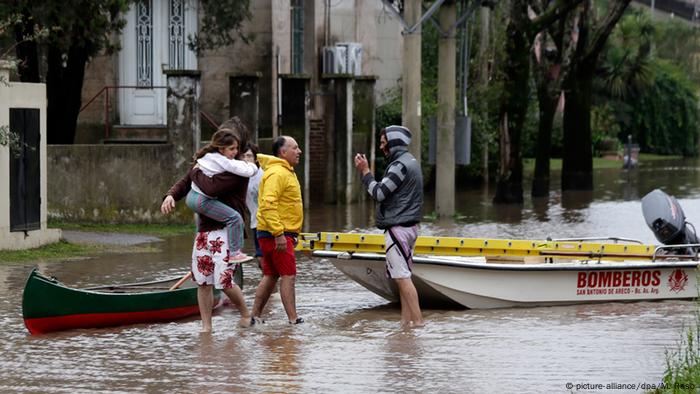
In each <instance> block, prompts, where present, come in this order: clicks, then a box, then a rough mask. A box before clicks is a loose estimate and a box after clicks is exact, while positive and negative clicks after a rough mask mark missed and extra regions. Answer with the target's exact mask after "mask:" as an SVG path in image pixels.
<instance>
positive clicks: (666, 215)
mask: <svg viewBox="0 0 700 394" xmlns="http://www.w3.org/2000/svg"><path fill="white" fill-rule="evenodd" d="M642 212H643V213H644V220H646V222H647V226H649V228H650V229H651V231H652V232H653V233H654V235H655V236H656V239H658V240H659V242H661V243H662V244H664V245H683V244H697V243H698V237H697V235H696V233H695V227H694V226H693V225H692V224H690V223H688V222H686V221H685V214H684V213H683V209H681V206H680V204H678V201H676V199H675V198H674V197H673V196H669V195H668V194H666V193H664V192H662V191H661V190H659V189H655V190H653V191H652V192H650V193H649V194H647V195H646V196H644V197H643V198H642ZM696 249H697V248H678V249H676V252H679V254H695V253H696Z"/></svg>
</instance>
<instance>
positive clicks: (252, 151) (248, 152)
mask: <svg viewBox="0 0 700 394" xmlns="http://www.w3.org/2000/svg"><path fill="white" fill-rule="evenodd" d="M258 153H260V149H259V148H258V146H257V145H256V144H254V143H252V142H249V143H248V145H247V146H246V149H245V151H244V152H243V160H245V161H247V162H250V163H253V164H255V165H256V166H257V167H260V163H258V157H257V155H258ZM264 172H265V171H263V169H262V168H258V172H256V173H255V175H253V176H252V177H250V180H249V181H248V191H247V193H246V197H245V205H246V207H248V212H249V213H250V230H251V233H252V234H253V242H254V244H255V258H256V259H258V267H259V268H262V249H260V243H259V242H258V235H257V229H258V219H257V215H258V192H259V191H260V180H261V179H262V177H263V174H264Z"/></svg>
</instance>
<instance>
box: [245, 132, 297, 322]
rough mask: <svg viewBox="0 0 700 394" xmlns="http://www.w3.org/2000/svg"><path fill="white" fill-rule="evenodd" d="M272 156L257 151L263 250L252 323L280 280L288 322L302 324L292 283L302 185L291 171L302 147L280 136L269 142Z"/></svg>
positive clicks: (259, 231) (259, 214) (260, 239)
mask: <svg viewBox="0 0 700 394" xmlns="http://www.w3.org/2000/svg"><path fill="white" fill-rule="evenodd" d="M272 153H273V155H274V156H269V155H263V154H261V153H258V161H259V162H260V166H261V167H262V168H263V170H265V173H264V175H263V178H262V180H261V181H260V190H259V192H258V214H257V216H256V217H257V219H258V232H257V236H258V241H259V243H260V248H261V249H262V253H263V260H262V264H261V266H262V267H261V268H262V272H263V278H262V279H261V280H260V284H259V285H258V288H257V290H256V291H255V302H254V303H253V311H252V315H253V317H252V318H251V323H252V324H256V323H259V322H262V321H261V320H260V318H259V316H260V314H261V313H262V309H263V308H264V307H265V304H266V303H267V300H268V299H269V298H270V294H272V291H273V290H274V289H275V285H276V284H277V280H278V279H279V280H280V298H281V299H282V305H283V306H284V311H285V312H287V318H288V319H289V323H290V324H299V323H303V322H304V319H302V318H301V317H299V316H298V315H297V309H296V295H295V291H294V282H295V279H296V274H297V267H296V258H295V256H294V247H295V245H296V243H297V237H298V236H299V231H301V224H302V222H303V221H304V211H303V204H302V201H301V187H300V186H299V180H298V179H297V175H296V174H295V173H294V166H295V165H297V164H299V157H300V156H301V149H299V145H298V144H297V142H296V141H295V140H294V138H292V137H288V136H280V137H278V138H277V139H276V140H275V141H274V143H273V144H272Z"/></svg>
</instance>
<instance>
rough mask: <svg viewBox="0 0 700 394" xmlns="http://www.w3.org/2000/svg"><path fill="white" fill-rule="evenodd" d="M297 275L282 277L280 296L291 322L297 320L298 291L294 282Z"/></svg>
mask: <svg viewBox="0 0 700 394" xmlns="http://www.w3.org/2000/svg"><path fill="white" fill-rule="evenodd" d="M295 279H296V276H293V275H286V276H282V277H280V298H281V299H282V305H283V306H284V311H285V312H287V319H289V321H290V322H295V321H296V320H297V317H299V316H297V303H296V293H295V291H294V282H295Z"/></svg>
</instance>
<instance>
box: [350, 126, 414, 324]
mask: <svg viewBox="0 0 700 394" xmlns="http://www.w3.org/2000/svg"><path fill="white" fill-rule="evenodd" d="M410 143H411V131H410V130H408V129H407V128H405V127H403V126H389V127H386V128H384V129H382V130H381V132H380V134H379V148H380V149H381V150H382V152H383V153H384V156H386V158H387V159H388V163H389V164H388V166H387V168H386V170H385V171H384V177H383V178H382V179H381V181H379V182H377V181H375V180H374V176H373V175H372V173H371V172H370V170H369V163H368V162H367V157H366V156H365V155H364V154H361V153H358V154H356V155H355V167H356V168H357V170H358V171H359V172H360V173H361V174H362V183H363V184H364V185H365V187H366V188H367V191H368V192H369V194H370V196H372V198H373V199H374V200H375V201H376V202H377V203H378V207H377V210H376V222H377V227H379V228H380V229H382V230H384V237H385V245H386V270H387V274H388V276H389V278H391V279H393V280H394V281H395V282H396V285H397V286H398V288H399V297H400V301H401V325H402V326H403V327H420V326H423V325H424V322H423V316H422V314H421V310H420V304H419V303H418V293H417V291H416V288H415V286H414V285H413V281H412V280H411V269H412V267H413V250H414V248H415V245H416V238H418V223H419V222H420V220H421V216H422V214H421V210H422V208H423V175H422V174H421V168H420V165H419V164H418V162H417V161H416V159H415V157H413V155H411V153H409V152H408V145H409V144H410Z"/></svg>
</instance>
